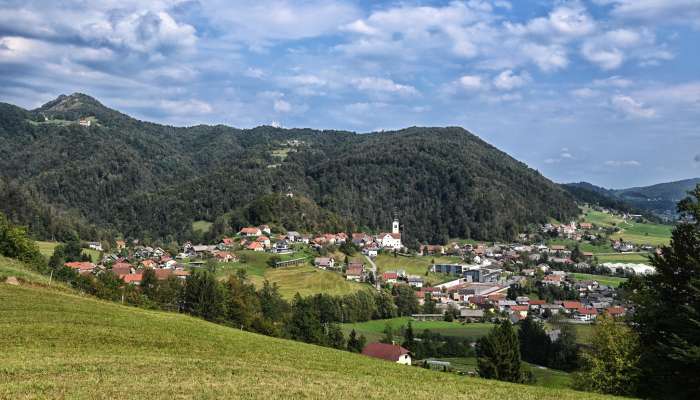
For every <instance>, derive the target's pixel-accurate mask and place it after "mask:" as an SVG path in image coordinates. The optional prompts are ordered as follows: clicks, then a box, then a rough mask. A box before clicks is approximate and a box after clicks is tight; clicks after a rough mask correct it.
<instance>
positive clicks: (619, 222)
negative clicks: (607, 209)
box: [584, 209, 673, 251]
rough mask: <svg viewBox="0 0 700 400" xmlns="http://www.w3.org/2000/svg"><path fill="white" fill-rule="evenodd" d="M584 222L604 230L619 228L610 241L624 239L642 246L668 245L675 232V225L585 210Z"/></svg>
mask: <svg viewBox="0 0 700 400" xmlns="http://www.w3.org/2000/svg"><path fill="white" fill-rule="evenodd" d="M584 220H585V221H586V222H590V223H592V224H595V225H597V226H600V227H604V228H612V227H618V228H620V231H619V232H616V233H614V234H612V235H610V239H613V240H619V239H620V238H622V239H623V240H624V241H627V242H632V243H635V244H640V245H641V244H649V245H652V246H661V245H667V244H668V243H669V240H670V239H671V231H672V230H673V225H666V224H655V223H651V222H644V223H638V222H633V221H626V220H624V219H622V218H620V217H618V216H615V215H611V214H608V213H604V212H601V211H595V210H592V209H586V210H584ZM584 251H586V250H584Z"/></svg>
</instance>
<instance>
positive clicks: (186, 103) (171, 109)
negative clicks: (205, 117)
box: [158, 99, 214, 116]
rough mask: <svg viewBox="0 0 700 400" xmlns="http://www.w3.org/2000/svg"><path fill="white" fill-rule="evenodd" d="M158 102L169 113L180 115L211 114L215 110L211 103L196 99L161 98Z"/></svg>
mask: <svg viewBox="0 0 700 400" xmlns="http://www.w3.org/2000/svg"><path fill="white" fill-rule="evenodd" d="M158 104H159V105H160V108H161V109H162V110H164V111H166V112H167V113H168V114H171V115H178V116H188V115H201V114H210V113H212V112H213V111H214V109H213V108H212V106H211V105H210V104H209V103H207V102H204V101H200V100H196V99H192V100H161V101H160V102H159V103H158Z"/></svg>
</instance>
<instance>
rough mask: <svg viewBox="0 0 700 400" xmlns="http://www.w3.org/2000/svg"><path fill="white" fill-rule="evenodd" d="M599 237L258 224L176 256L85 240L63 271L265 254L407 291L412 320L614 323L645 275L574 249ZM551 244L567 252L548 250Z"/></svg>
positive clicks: (208, 263)
mask: <svg viewBox="0 0 700 400" xmlns="http://www.w3.org/2000/svg"><path fill="white" fill-rule="evenodd" d="M606 212H609V211H606ZM627 218H636V217H634V216H632V217H627ZM603 231H604V228H601V227H598V226H596V225H595V224H592V223H590V222H578V223H577V222H575V221H572V222H570V223H567V224H552V223H548V224H544V225H542V226H541V227H539V229H538V231H537V232H534V233H532V232H531V233H524V234H520V235H519V236H518V240H517V241H516V242H513V243H479V242H474V241H453V242H450V243H449V244H447V245H430V244H426V245H421V246H420V248H419V249H418V250H417V251H415V250H414V251H410V250H408V249H406V248H405V247H404V246H403V243H402V233H401V226H400V223H399V221H398V219H394V220H393V221H392V224H391V230H390V231H389V232H382V233H379V234H371V233H364V232H355V233H343V232H340V233H316V234H309V233H299V232H295V231H286V232H273V231H272V230H271V229H270V226H268V225H261V226H248V227H243V228H241V229H240V231H239V232H238V233H237V234H236V235H233V236H230V237H222V238H221V240H220V241H218V243H212V244H192V243H190V242H186V243H184V244H183V245H182V246H181V248H179V249H177V250H178V252H177V253H175V252H172V251H171V252H168V251H166V250H164V249H163V248H161V247H150V246H148V245H145V244H141V243H139V241H138V240H131V241H129V242H127V241H125V240H116V241H115V242H114V244H113V247H112V249H111V251H103V250H104V249H103V246H102V244H101V243H98V242H89V243H86V244H85V245H86V246H87V247H88V248H90V249H91V250H93V251H95V252H99V254H101V259H100V260H97V261H98V262H97V263H93V262H89V261H82V262H68V263H66V264H65V265H66V266H67V267H69V268H71V269H73V270H75V271H77V272H79V273H81V274H99V273H102V272H104V271H108V270H111V271H112V272H113V273H114V274H115V275H116V276H117V277H118V278H119V279H121V280H123V281H124V283H126V284H130V285H139V284H140V283H141V281H142V279H143V276H144V271H146V270H147V269H153V270H154V272H155V277H156V279H158V280H167V279H182V280H184V279H186V278H187V277H188V276H189V275H190V274H191V273H192V271H194V270H196V269H198V268H208V269H216V268H218V267H220V266H222V265H239V266H240V268H244V265H245V262H246V260H245V259H246V258H247V257H250V255H251V254H265V255H267V256H268V257H267V262H266V264H267V268H269V269H284V268H289V267H294V266H299V265H306V266H312V267H313V268H315V269H318V270H322V271H324V272H325V273H332V274H337V275H338V276H340V277H342V279H344V280H346V281H348V282H352V283H354V284H358V285H366V286H365V287H366V288H376V289H377V290H381V289H382V288H391V287H392V286H395V285H408V286H410V287H411V288H412V289H413V291H414V293H415V296H416V297H417V299H418V303H419V305H420V307H421V308H420V312H417V313H415V314H413V315H412V318H413V319H415V320H420V321H426V320H443V319H445V318H447V315H449V316H450V318H455V319H456V320H460V321H462V322H464V323H468V322H493V321H495V320H498V319H509V320H510V321H511V322H512V323H514V324H517V323H518V322H519V321H522V320H523V319H525V318H527V317H528V316H530V317H531V318H535V319H537V320H541V321H548V320H552V319H556V320H557V321H562V320H564V321H568V322H570V323H575V324H590V323H592V322H593V321H595V319H596V318H597V316H598V315H600V314H602V313H606V314H608V315H611V316H614V317H619V316H624V315H625V314H626V313H627V312H628V309H627V308H628V305H627V303H626V302H625V300H624V299H623V298H621V297H620V296H619V293H618V292H619V289H618V286H619V285H620V283H622V282H624V280H625V276H629V275H634V274H646V273H652V272H653V268H652V267H650V266H646V265H640V264H615V263H602V264H599V263H598V262H597V260H596V258H595V255H594V253H592V252H583V251H581V250H580V249H579V243H581V244H587V243H588V244H589V243H591V242H595V241H598V240H600V238H601V237H604V236H603V234H602V233H601V232H603ZM543 238H546V239H545V240H543ZM547 239H549V240H547ZM552 239H554V240H552ZM560 240H569V241H572V242H574V243H576V245H575V246H574V247H573V248H571V246H565V245H562V244H552V242H557V241H560ZM609 245H610V247H612V248H613V249H615V251H617V252H620V253H624V252H626V251H632V250H652V251H653V250H656V248H653V247H650V246H635V245H633V244H631V243H627V242H624V241H622V240H621V239H620V240H610V243H609ZM339 249H342V250H344V251H345V253H343V252H341V251H339ZM347 249H350V251H347ZM173 253H175V254H173ZM387 260H391V263H389V266H387V262H386V261H387ZM436 260H437V261H436ZM404 264H405V265H406V266H407V267H405V268H404V267H402V265H404ZM391 266H398V267H397V268H391ZM233 270H235V268H234V269H233Z"/></svg>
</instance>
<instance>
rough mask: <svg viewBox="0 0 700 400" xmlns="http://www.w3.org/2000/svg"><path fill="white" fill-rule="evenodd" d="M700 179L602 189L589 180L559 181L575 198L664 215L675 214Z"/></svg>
mask: <svg viewBox="0 0 700 400" xmlns="http://www.w3.org/2000/svg"><path fill="white" fill-rule="evenodd" d="M699 183H700V178H693V179H684V180H680V181H674V182H664V183H658V184H656V185H651V186H640V187H633V188H628V189H605V188H602V187H599V186H595V185H593V184H590V183H588V182H579V183H569V184H564V185H562V186H563V187H564V189H565V190H567V191H568V192H570V193H571V194H572V195H573V196H574V197H575V198H576V199H577V200H579V201H586V202H588V203H595V204H599V205H601V206H603V207H610V208H615V209H618V210H620V211H630V212H638V213H645V212H646V213H652V214H655V215H657V216H659V217H663V218H667V219H670V218H674V217H675V216H676V204H678V201H680V200H682V199H683V198H685V197H686V196H687V194H688V191H690V190H692V189H693V188H695V186H697V185H698V184H699Z"/></svg>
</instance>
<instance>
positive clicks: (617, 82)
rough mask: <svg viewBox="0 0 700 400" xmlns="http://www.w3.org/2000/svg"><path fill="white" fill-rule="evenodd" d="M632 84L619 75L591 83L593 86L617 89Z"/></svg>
mask: <svg viewBox="0 0 700 400" xmlns="http://www.w3.org/2000/svg"><path fill="white" fill-rule="evenodd" d="M633 83H634V82H632V81H631V80H629V79H626V78H623V77H621V76H619V75H614V76H611V77H608V78H605V79H596V80H594V81H593V85H594V86H599V87H606V86H612V87H617V88H626V87H630V86H632V84H633Z"/></svg>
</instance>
